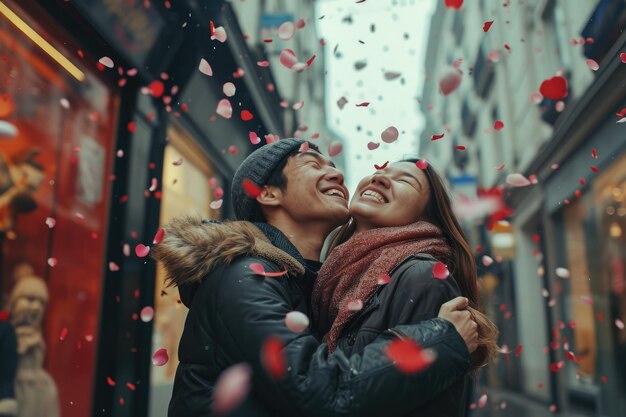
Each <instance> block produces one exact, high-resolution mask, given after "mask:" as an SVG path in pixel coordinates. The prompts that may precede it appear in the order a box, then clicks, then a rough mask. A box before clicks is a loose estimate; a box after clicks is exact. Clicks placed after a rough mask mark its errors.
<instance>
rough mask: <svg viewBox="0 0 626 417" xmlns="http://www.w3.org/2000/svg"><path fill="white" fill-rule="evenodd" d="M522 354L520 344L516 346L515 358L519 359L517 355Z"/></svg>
mask: <svg viewBox="0 0 626 417" xmlns="http://www.w3.org/2000/svg"><path fill="white" fill-rule="evenodd" d="M521 353H522V344H521V343H520V344H519V345H517V349H515V356H516V357H517V358H519V355H520V354H521Z"/></svg>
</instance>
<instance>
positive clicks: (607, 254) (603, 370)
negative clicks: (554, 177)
mask: <svg viewBox="0 0 626 417" xmlns="http://www.w3.org/2000/svg"><path fill="white" fill-rule="evenodd" d="M625 167H626V156H623V157H622V158H621V159H620V160H616V161H615V162H614V163H613V164H612V165H611V166H610V167H609V168H608V169H607V170H606V171H604V172H603V173H601V174H600V175H599V176H598V177H597V178H596V179H595V181H594V182H593V185H592V187H591V189H590V192H588V193H587V195H585V196H584V197H583V198H581V199H580V200H578V201H577V202H576V203H574V204H572V205H571V206H569V207H567V208H566V209H565V210H564V212H563V220H564V225H563V226H564V231H565V236H564V237H565V239H564V242H565V248H566V257H567V268H568V269H569V272H570V274H569V278H566V279H560V282H557V284H558V287H559V289H562V294H561V300H562V302H563V304H564V305H563V311H564V315H565V319H566V320H567V325H568V326H567V327H568V328H571V332H572V335H573V338H572V342H573V344H572V345H571V346H569V348H570V349H571V350H572V351H573V352H574V353H575V354H576V366H575V367H570V368H569V369H570V371H569V374H570V386H573V387H580V388H584V387H593V386H596V387H597V386H598V385H599V384H601V383H606V382H607V381H611V382H612V384H610V385H609V386H608V388H607V389H614V387H615V389H616V390H618V391H619V389H620V388H619V387H624V386H625V385H626V359H625V358H626V331H625V330H624V322H625V321H626V291H625V289H626V281H625V270H626V236H625V235H624V231H625V228H626V169H625Z"/></svg>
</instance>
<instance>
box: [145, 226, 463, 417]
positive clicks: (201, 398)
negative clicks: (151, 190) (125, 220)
mask: <svg viewBox="0 0 626 417" xmlns="http://www.w3.org/2000/svg"><path fill="white" fill-rule="evenodd" d="M257 226H258V227H260V228H261V229H263V231H261V230H260V229H259V228H258V227H256V226H254V225H253V224H251V223H247V222H229V223H224V224H216V223H203V222H201V221H200V220H199V219H194V218H185V219H178V220H175V221H173V222H172V223H170V224H169V225H168V226H166V227H165V236H164V238H163V240H162V241H161V243H160V244H158V245H156V246H155V248H154V251H153V254H154V257H155V258H156V259H158V260H160V261H162V262H163V264H164V266H165V268H166V270H167V272H168V276H169V277H170V278H171V279H172V280H173V282H174V283H175V284H176V285H177V286H178V287H179V290H180V292H181V299H182V301H183V302H184V303H185V305H186V306H187V307H189V314H188V316H187V320H186V322H185V328H184V332H183V335H182V338H181V340H180V346H179V354H178V356H179V361H180V363H179V365H178V369H177V371H176V377H175V381H174V391H173V394H172V399H171V402H170V406H169V413H168V415H169V417H200V416H212V415H213V412H212V403H213V398H212V397H213V390H214V387H215V383H216V380H217V378H218V376H219V375H220V373H221V372H223V371H224V370H225V369H227V368H228V367H230V366H232V365H234V364H237V363H242V362H245V363H247V364H249V365H250V367H251V369H252V388H251V392H250V394H249V395H248V397H247V399H246V401H245V402H244V403H243V404H242V405H241V406H240V408H239V409H238V410H237V411H236V412H235V413H234V414H232V415H241V416H244V415H245V416H260V415H263V416H270V415H271V416H277V415H280V416H307V415H308V416H319V417H324V416H362V417H368V416H370V417H378V416H402V415H404V414H406V413H407V412H409V411H410V410H413V409H415V408H416V407H418V406H419V405H421V404H423V403H425V402H426V401H428V400H429V399H430V398H432V397H434V396H435V395H437V394H438V393H440V392H442V391H444V390H445V389H446V388H447V387H449V386H450V384H452V382H453V381H455V380H457V379H458V378H459V377H461V376H462V375H464V374H465V373H466V372H467V371H468V369H469V367H470V355H469V353H468V351H467V348H466V346H465V343H464V341H463V339H462V338H461V337H460V335H459V334H458V333H457V331H456V330H455V329H454V326H453V325H452V324H451V323H450V322H448V321H446V320H443V319H438V318H435V319H432V320H429V321H426V322H423V323H420V324H419V325H405V326H397V327H396V328H395V329H394V330H393V331H392V332H383V333H382V334H380V335H379V336H378V337H377V338H375V339H374V340H373V341H372V343H370V344H368V345H367V346H365V347H364V348H363V349H362V350H361V351H360V352H359V353H358V354H353V355H345V354H344V353H343V352H342V351H341V350H339V349H338V350H337V351H335V352H334V353H332V354H330V355H329V354H328V350H327V348H326V346H325V345H324V344H320V343H319V342H318V340H317V339H316V338H315V337H314V336H313V335H311V333H310V332H309V330H305V331H304V332H302V333H294V332H292V331H290V330H289V329H288V328H287V327H286V326H285V316H286V314H287V313H289V312H290V311H300V312H302V313H304V314H307V316H308V315H309V314H308V312H309V309H308V307H307V305H308V303H307V299H308V297H309V295H310V294H309V293H308V290H309V288H310V283H311V282H312V279H314V278H315V275H314V273H313V272H311V271H307V270H306V268H305V267H304V260H303V259H302V257H301V256H300V254H299V253H298V251H297V250H296V248H295V247H294V246H293V245H292V244H291V243H290V242H289V240H288V239H287V238H286V237H285V236H284V235H283V234H282V233H281V232H280V231H279V230H278V229H276V228H273V227H272V226H270V225H267V224H258V225H257ZM278 248H280V249H282V250H280V249H278ZM253 263H258V264H261V265H262V266H263V268H264V270H265V271H266V272H271V271H273V272H279V271H285V270H287V274H285V275H284V276H280V277H276V278H265V277H263V276H260V275H257V274H255V273H254V272H253V271H252V270H251V268H250V265H251V264H253ZM398 334H404V335H406V336H408V337H410V338H412V339H414V340H415V341H416V342H418V343H419V344H421V345H422V346H426V347H432V348H433V349H435V350H436V351H437V353H438V358H439V359H438V360H437V361H436V362H435V363H434V364H433V365H432V366H430V367H429V368H428V369H427V370H426V371H425V372H422V373H418V374H414V375H406V374H403V373H401V372H399V371H398V370H397V369H396V368H395V366H394V365H393V364H392V363H391V362H390V361H389V360H388V359H387V357H386V355H385V348H386V346H387V345H388V344H389V341H390V340H391V339H392V338H394V337H397V336H395V335H398ZM270 336H274V337H278V338H279V339H281V340H282V342H283V344H284V349H283V354H284V357H285V359H286V362H287V373H286V376H285V377H284V378H283V379H280V380H275V379H273V378H272V377H271V376H270V375H269V374H268V373H267V371H266V369H265V368H264V366H263V363H262V360H261V357H260V351H261V347H262V345H263V343H264V342H265V341H266V340H267V339H268V337H270Z"/></svg>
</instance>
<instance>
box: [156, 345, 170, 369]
mask: <svg viewBox="0 0 626 417" xmlns="http://www.w3.org/2000/svg"><path fill="white" fill-rule="evenodd" d="M169 360H170V357H169V356H168V354H167V349H165V348H160V349H157V351H156V352H154V354H153V355H152V364H153V365H156V366H163V365H165V364H166V363H167V361H169Z"/></svg>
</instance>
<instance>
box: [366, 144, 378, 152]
mask: <svg viewBox="0 0 626 417" xmlns="http://www.w3.org/2000/svg"><path fill="white" fill-rule="evenodd" d="M379 146H380V143H374V142H368V143H367V149H369V150H370V151H373V150H374V149H377V148H378V147H379Z"/></svg>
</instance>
